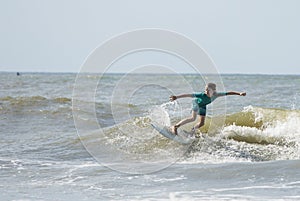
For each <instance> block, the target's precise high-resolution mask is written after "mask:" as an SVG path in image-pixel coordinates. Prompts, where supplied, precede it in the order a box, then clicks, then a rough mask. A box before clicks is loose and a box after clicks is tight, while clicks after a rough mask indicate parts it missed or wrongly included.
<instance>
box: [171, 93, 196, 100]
mask: <svg viewBox="0 0 300 201" xmlns="http://www.w3.org/2000/svg"><path fill="white" fill-rule="evenodd" d="M192 97H193V94H181V95H178V96H175V95H172V96H170V101H174V100H176V99H178V98H192Z"/></svg>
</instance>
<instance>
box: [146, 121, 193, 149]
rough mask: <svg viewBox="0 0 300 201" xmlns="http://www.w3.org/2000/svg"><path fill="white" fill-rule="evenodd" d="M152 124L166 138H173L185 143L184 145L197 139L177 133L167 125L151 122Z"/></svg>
mask: <svg viewBox="0 0 300 201" xmlns="http://www.w3.org/2000/svg"><path fill="white" fill-rule="evenodd" d="M151 125H152V127H153V128H154V129H155V130H157V131H158V132H159V133H160V134H162V135H163V136H165V137H166V138H169V139H170V140H173V141H175V142H178V143H180V144H184V145H187V144H191V143H192V142H193V141H194V140H195V138H190V137H187V136H183V135H182V134H178V135H175V134H173V133H172V132H171V131H170V130H169V129H168V128H167V127H165V126H160V125H157V124H151Z"/></svg>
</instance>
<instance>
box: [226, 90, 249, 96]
mask: <svg viewBox="0 0 300 201" xmlns="http://www.w3.org/2000/svg"><path fill="white" fill-rule="evenodd" d="M226 95H238V96H246V92H235V91H229V92H226Z"/></svg>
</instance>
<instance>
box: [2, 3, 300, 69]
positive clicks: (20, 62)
mask: <svg viewBox="0 0 300 201" xmlns="http://www.w3.org/2000/svg"><path fill="white" fill-rule="evenodd" d="M299 8H300V1H298V0H188V1H183V0H163V1H162V0H151V1H149V0H148V1H146V0H109V1H108V0H105V1H104V0H0V25H1V26H0V29H1V30H0V71H14V72H15V71H19V72H25V71H30V72H78V71H79V70H80V68H81V66H82V65H83V63H84V62H85V60H86V58H87V57H88V55H89V54H90V53H91V52H92V51H93V50H94V49H95V48H96V47H98V46H99V45H100V44H102V43H103V42H104V41H106V40H108V39H110V38H112V37H113V36H116V35H118V34H121V33H124V32H128V31H131V30H136V29H143V28H157V29H165V30H171V31H174V32H177V33H180V34H182V35H184V36H186V37H188V38H190V39H192V40H193V41H195V42H196V43H197V44H198V45H199V46H201V47H202V48H203V49H204V50H205V51H206V52H207V53H208V54H209V56H210V57H211V58H212V60H213V61H214V63H215V64H216V67H217V70H218V71H219V72H220V73H251V74H256V73H257V74H300V56H299V52H300V51H299V47H300V37H299V36H300V12H299ZM162 59H163V58H162ZM145 62H146V61H145ZM139 63H141V62H139ZM184 69H185V67H184V66H183V67H182V71H184ZM124 71H126V65H124Z"/></svg>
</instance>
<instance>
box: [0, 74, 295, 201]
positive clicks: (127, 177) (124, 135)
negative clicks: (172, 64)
mask: <svg viewBox="0 0 300 201" xmlns="http://www.w3.org/2000/svg"><path fill="white" fill-rule="evenodd" d="M220 78H221V80H222V83H220V82H219V81H217V90H218V91H245V92H247V96H245V97H240V96H226V97H220V98H218V99H217V100H216V101H215V102H213V103H212V104H210V105H208V108H207V120H206V124H205V126H204V127H202V128H201V130H200V131H199V132H198V135H199V138H197V139H196V140H195V141H194V142H193V143H191V144H189V145H181V144H179V143H177V142H174V141H171V140H169V139H167V138H165V137H163V136H161V135H160V134H159V133H158V132H156V131H155V130H154V129H153V128H152V127H151V123H154V122H156V123H160V124H162V125H166V126H169V125H171V124H174V123H176V122H177V121H179V120H180V119H182V118H185V117H188V116H189V115H190V112H191V101H192V99H191V98H183V99H179V100H177V101H175V102H169V96H170V95H172V94H180V93H192V92H196V91H203V90H204V86H205V82H206V80H210V81H214V79H215V77H214V75H202V76H199V75H193V74H186V75H168V74H132V75H125V74H107V75H104V76H100V75H97V74H82V75H80V76H78V77H77V75H76V73H21V75H20V76H17V75H16V73H9V72H1V73H0V124H1V130H0V145H1V146H0V181H1V182H0V200H1V201H2V200H3V201H6V200H32V201H37V200H49V201H53V200H72V201H74V200H80V201H82V200H88V201H91V200H128V201H129V200H130V201H132V200H158V201H160V200H176V201H177V200H180V201H181V200H259V201H260V200H299V199H300V171H299V169H300V149H299V148H300V127H299V125H300V104H299V103H300V76H299V75H244V74H225V75H220ZM95 86H96V87H95ZM192 126H193V123H192V124H189V125H187V126H185V127H183V128H180V129H181V130H189V129H191V127H192Z"/></svg>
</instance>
